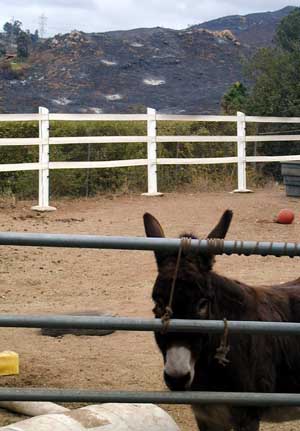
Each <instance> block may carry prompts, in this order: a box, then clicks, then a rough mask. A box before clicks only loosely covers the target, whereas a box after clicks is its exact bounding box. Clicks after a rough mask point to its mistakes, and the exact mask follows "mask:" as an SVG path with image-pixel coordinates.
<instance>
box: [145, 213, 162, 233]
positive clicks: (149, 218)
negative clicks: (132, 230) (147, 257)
mask: <svg viewBox="0 0 300 431" xmlns="http://www.w3.org/2000/svg"><path fill="white" fill-rule="evenodd" d="M144 226H145V231H146V235H147V236H149V237H152V238H164V237H165V234H164V231H163V228H162V227H161V225H160V223H159V221H158V220H157V219H156V218H155V217H153V215H151V214H149V213H145V214H144Z"/></svg>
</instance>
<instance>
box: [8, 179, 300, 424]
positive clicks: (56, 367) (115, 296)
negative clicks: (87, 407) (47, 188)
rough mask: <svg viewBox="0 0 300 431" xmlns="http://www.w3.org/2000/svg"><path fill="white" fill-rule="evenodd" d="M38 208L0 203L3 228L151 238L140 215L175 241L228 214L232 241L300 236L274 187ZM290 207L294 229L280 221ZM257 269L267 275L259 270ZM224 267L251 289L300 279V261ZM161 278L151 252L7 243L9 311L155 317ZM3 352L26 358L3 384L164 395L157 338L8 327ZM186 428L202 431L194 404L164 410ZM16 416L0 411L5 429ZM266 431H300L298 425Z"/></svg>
mask: <svg viewBox="0 0 300 431" xmlns="http://www.w3.org/2000/svg"><path fill="white" fill-rule="evenodd" d="M32 204H35V202H28V201H27V202H17V203H16V204H14V205H12V204H11V203H10V202H6V201H2V202H1V201H0V231H3V232H5V231H18V232H51V233H76V234H98V235H124V236H127V235H135V236H143V235H144V231H143V223H142V215H143V213H144V212H145V211H149V212H151V213H152V214H154V215H155V216H156V217H157V218H158V219H159V220H160V221H161V223H162V225H163V226H164V228H165V232H166V234H167V235H168V236H177V235H178V234H179V233H181V232H183V231H193V232H195V233H196V234H198V235H199V236H205V235H206V234H207V233H208V232H209V231H210V229H211V228H212V227H213V225H214V223H215V222H216V221H217V219H218V218H219V216H220V215H221V213H222V211H223V210H224V209H226V208H231V209H233V211H234V219H233V223H232V226H231V228H230V230H229V234H228V239H244V240H247V239H248V240H250V239H252V240H253V239H255V240H278V241H297V240H300V201H299V200H297V199H293V198H287V197H286V196H285V193H284V190H283V189H282V188H280V187H273V188H268V189H264V190H256V191H255V192H254V193H252V194H229V193H225V192H224V193H184V194H183V193H182V194H166V195H164V196H163V197H160V198H149V197H144V196H139V195H130V196H109V197H108V196H106V197H102V196H101V197H97V198H93V199H88V200H85V199H81V200H78V199H76V200H60V201H58V202H52V204H54V205H55V206H56V207H57V211H56V212H52V213H43V214H39V213H34V212H32V211H31V210H30V206H31V205H32ZM285 207H289V208H292V209H293V210H294V211H295V213H296V219H295V222H294V223H293V224H292V225H288V226H286V225H279V224H275V223H272V219H273V216H274V215H275V214H276V213H277V212H278V211H279V210H280V209H281V208H285ZM258 268H259V270H258ZM216 269H217V271H219V272H221V273H223V274H224V275H227V276H231V277H234V278H237V279H241V280H245V281H247V282H248V283H254V284H265V283H272V282H284V281H287V280H289V279H291V278H295V277H298V276H299V262H298V260H297V259H289V258H285V257H283V258H280V259H278V258H275V257H265V258H262V257H259V256H257V257H255V256H251V257H247V258H246V257H239V256H232V257H226V256H220V257H218V259H217V264H216ZM155 275H156V268H155V262H154V258H153V255H152V253H150V252H139V251H137V252H135V251H117V250H115V251H114V250H112V251H109V250H104V251H102V250H84V249H63V248H49V249H47V248H41V247H36V248H33V247H7V246H5V247H4V246H3V247H0V286H1V289H0V304H1V313H32V314H34V313H36V314H38V313H41V314H42V313H61V312H74V311H84V310H95V309H98V310H99V311H103V312H108V313H113V314H117V315H119V316H129V317H133V316H136V317H150V316H151V308H152V304H151V288H152V284H153V281H154V279H155ZM0 340H1V341H0V350H15V351H17V352H18V353H19V355H20V376H18V377H1V379H2V385H6V386H19V387H22V386H31V387H53V388H86V389H88V388H91V389H98V390H101V389H113V390H118V389H120V390H164V389H165V387H164V384H163V380H162V359H161V356H160V354H159V352H158V350H157V348H156V346H155V343H154V340H153V335H152V334H151V333H143V332H140V333H134V332H123V333H120V332H116V333H114V334H112V335H109V336H106V337H76V336H73V335H68V336H65V337H63V338H56V339H55V338H50V337H43V336H41V335H40V334H39V332H38V330H29V329H12V328H0ZM164 408H166V409H167V410H168V411H169V412H170V413H171V414H172V416H173V417H174V419H175V420H176V421H177V423H178V424H179V425H180V427H181V429H182V430H183V431H188V430H189V431H195V430H196V426H195V422H194V420H193V417H192V414H191V411H190V408H189V407H184V406H170V407H169V406H165V407H164ZM15 420H17V419H16V416H14V415H10V414H7V413H6V412H5V411H1V414H0V425H3V424H6V423H8V422H13V421H15ZM262 429H263V430H271V429H274V430H275V429H276V430H286V431H287V430H289V431H292V430H300V423H299V424H297V423H295V422H294V423H292V422H291V423H289V424H282V425H279V426H278V425H276V428H275V427H274V426H270V425H263V426H262Z"/></svg>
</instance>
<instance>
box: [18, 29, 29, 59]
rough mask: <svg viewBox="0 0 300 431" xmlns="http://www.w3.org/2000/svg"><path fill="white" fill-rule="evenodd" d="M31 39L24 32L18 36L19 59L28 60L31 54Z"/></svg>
mask: <svg viewBox="0 0 300 431" xmlns="http://www.w3.org/2000/svg"><path fill="white" fill-rule="evenodd" d="M29 45H30V37H29V36H28V34H27V33H25V32H24V31H22V32H21V33H19V35H18V36H17V54H18V57H22V58H26V57H28V54H29Z"/></svg>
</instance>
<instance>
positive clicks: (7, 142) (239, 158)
mask: <svg viewBox="0 0 300 431" xmlns="http://www.w3.org/2000/svg"><path fill="white" fill-rule="evenodd" d="M53 120H59V121H147V135H145V136H84V137H78V136H76V137H61V138H60V137H50V136H49V122H50V121H53ZM1 121H2V122H3V121H38V122H39V137H38V138H13V139H11V138H1V139H0V147H1V146H11V145H20V146H25V145H38V146H39V161H38V162H37V163H18V164H0V172H9V171H25V170H38V171H39V201H38V205H37V206H35V207H33V209H35V210H38V211H50V210H53V209H55V208H53V207H51V206H50V205H49V170H51V169H86V168H117V167H130V166H147V167H148V191H147V193H145V195H148V196H156V195H159V194H160V193H158V188H157V165H192V164H196V165H200V164H201V165H205V164H221V163H236V164H237V170H238V185H237V189H236V190H235V191H236V192H247V191H249V190H248V189H247V185H246V163H247V162H274V161H277V162H279V161H293V160H298V161H300V155H288V156H246V144H247V142H272V141H276V142H278V141H300V135H264V136H262V135H259V136H252V135H251V136H247V135H246V123H300V117H254V116H246V115H245V114H243V113H242V112H238V113H237V115H226V116H223V115H165V114H158V113H156V111H155V110H154V109H151V108H148V110H147V114H130V115H128V114H51V113H49V111H48V109H47V108H43V107H40V108H39V113H38V114H0V122H1ZM157 121H201V122H235V123H236V124H237V134H236V135H235V136H195V135H194V136H158V135H157V133H156V130H157V129H156V122H157ZM129 142H145V143H147V159H132V160H111V161H87V162H51V160H49V146H50V145H53V144H55V145H57V144H89V143H90V144H91V143H112V144H114V143H124V145H125V144H126V143H129ZM157 142H175V143H177V142H195V143H203V142H205V143H207V142H236V143H237V153H236V156H234V157H213V158H207V157H205V158H158V157H157V149H156V145H157ZM0 151H1V148H0Z"/></svg>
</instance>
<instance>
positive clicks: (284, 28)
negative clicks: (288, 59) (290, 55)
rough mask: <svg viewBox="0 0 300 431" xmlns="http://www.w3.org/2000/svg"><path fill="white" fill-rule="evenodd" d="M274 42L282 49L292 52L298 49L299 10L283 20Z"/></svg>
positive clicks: (299, 32)
mask: <svg viewBox="0 0 300 431" xmlns="http://www.w3.org/2000/svg"><path fill="white" fill-rule="evenodd" d="M275 41H276V43H277V45H278V46H279V47H281V48H282V49H284V50H286V51H289V52H293V51H295V50H299V47H300V8H296V9H295V10H294V11H292V12H291V13H290V14H289V15H288V16H286V17H285V18H283V19H282V20H281V22H280V24H279V26H278V28H277V31H276V37H275Z"/></svg>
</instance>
